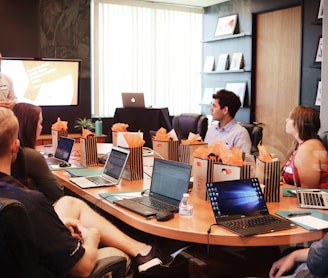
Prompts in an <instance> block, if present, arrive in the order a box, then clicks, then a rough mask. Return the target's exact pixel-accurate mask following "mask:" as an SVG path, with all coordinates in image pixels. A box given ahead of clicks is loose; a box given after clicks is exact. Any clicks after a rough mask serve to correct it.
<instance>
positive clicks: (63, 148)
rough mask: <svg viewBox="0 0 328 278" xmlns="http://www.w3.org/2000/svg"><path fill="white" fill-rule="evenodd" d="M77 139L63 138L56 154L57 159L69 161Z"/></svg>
mask: <svg viewBox="0 0 328 278" xmlns="http://www.w3.org/2000/svg"><path fill="white" fill-rule="evenodd" d="M74 142H75V139H73V138H68V137H64V136H61V137H60V139H59V142H58V146H57V149H56V152H55V157H56V158H59V159H61V160H65V161H68V160H69V157H70V155H71V152H72V149H73V146H74Z"/></svg>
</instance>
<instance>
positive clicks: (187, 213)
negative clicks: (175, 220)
mask: <svg viewBox="0 0 328 278" xmlns="http://www.w3.org/2000/svg"><path fill="white" fill-rule="evenodd" d="M192 211H193V205H192V204H191V203H190V200H189V194H188V193H184V194H183V197H182V199H181V202H180V205H179V215H180V216H182V217H191V216H192Z"/></svg>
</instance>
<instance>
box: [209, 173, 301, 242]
mask: <svg viewBox="0 0 328 278" xmlns="http://www.w3.org/2000/svg"><path fill="white" fill-rule="evenodd" d="M206 187H207V194H208V196H209V200H210V203H211V207H212V211H213V214H214V217H215V220H216V223H217V224H218V225H220V226H222V227H224V228H226V229H228V230H230V231H232V232H234V233H236V234H238V235H240V236H251V235H258V234H263V233H269V232H274V231H279V230H285V229H290V228H293V227H295V224H293V223H292V222H291V221H289V220H286V219H282V218H280V217H276V216H275V215H272V214H270V213H269V210H268V208H267V205H266V202H265V200H264V196H263V193H262V190H261V187H260V182H259V181H258V178H251V179H242V180H230V181H221V182H213V183H207V184H206Z"/></svg>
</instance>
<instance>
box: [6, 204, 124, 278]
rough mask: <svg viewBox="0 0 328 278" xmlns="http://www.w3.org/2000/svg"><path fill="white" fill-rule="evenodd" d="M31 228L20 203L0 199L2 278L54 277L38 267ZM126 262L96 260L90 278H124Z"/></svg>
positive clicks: (118, 258)
mask: <svg viewBox="0 0 328 278" xmlns="http://www.w3.org/2000/svg"><path fill="white" fill-rule="evenodd" d="M35 241H36V238H35V237H34V232H33V227H32V226H31V224H30V221H29V217H28V215H27V213H26V210H25V208H24V206H23V204H22V203H20V202H19V201H17V200H13V199H8V198H0V265H1V274H2V275H3V277H35V278H39V277H40V278H48V277H49V278H52V277H55V275H54V274H52V273H51V272H50V271H49V270H47V269H45V268H44V267H42V266H41V265H40V264H39V259H38V256H39V254H38V250H37V245H36V244H35ZM126 262H127V260H126V258H125V257H121V256H112V257H106V258H104V259H101V260H98V262H97V264H96V266H95V269H94V270H93V272H92V274H91V275H90V276H89V277H91V278H100V277H102V276H103V275H105V274H106V273H109V272H112V277H116V278H120V277H125V272H126Z"/></svg>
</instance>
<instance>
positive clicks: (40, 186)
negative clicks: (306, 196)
mask: <svg viewBox="0 0 328 278" xmlns="http://www.w3.org/2000/svg"><path fill="white" fill-rule="evenodd" d="M12 110H13V112H14V114H15V116H16V117H17V119H18V123H19V132H18V138H19V141H20V145H21V150H20V151H21V152H22V154H20V153H19V156H18V158H17V159H16V161H15V162H14V164H13V165H12V175H13V176H14V177H15V178H17V179H18V180H20V181H21V182H22V183H23V184H24V185H26V186H28V187H29V188H30V189H34V190H38V191H40V192H42V193H43V194H44V195H45V196H46V197H47V198H48V199H49V200H50V201H51V202H55V201H56V200H58V199H59V198H60V197H62V196H63V195H64V186H62V185H61V184H59V183H58V181H57V179H56V177H55V176H54V175H53V173H52V172H51V171H50V170H49V167H48V165H47V163H46V161H45V159H44V157H43V155H42V154H40V152H38V151H37V150H35V144H36V140H37V138H38V137H39V136H40V134H41V131H42V121H43V117H42V110H41V108H40V107H38V106H35V105H33V104H29V103H17V104H15V106H14V107H13V109H12ZM24 167H25V169H24Z"/></svg>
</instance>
